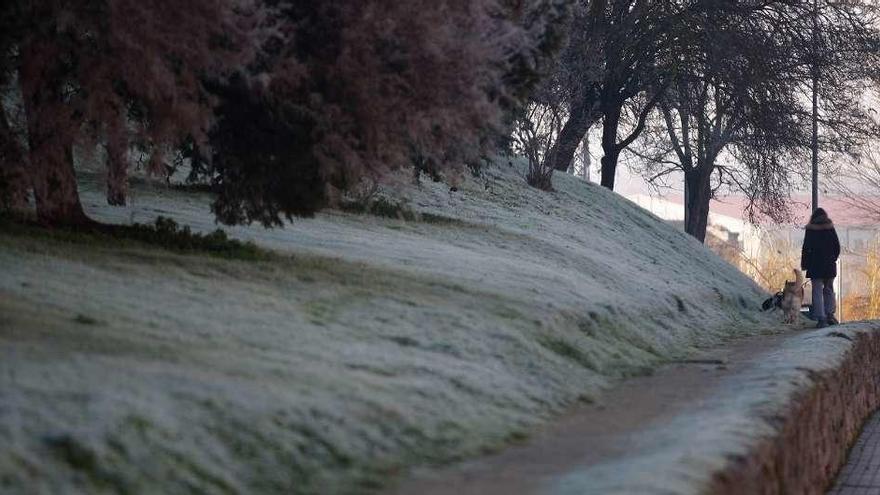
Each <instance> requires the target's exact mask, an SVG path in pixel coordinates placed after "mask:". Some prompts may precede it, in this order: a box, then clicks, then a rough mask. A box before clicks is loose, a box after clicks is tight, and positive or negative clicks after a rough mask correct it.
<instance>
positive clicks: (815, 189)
mask: <svg viewBox="0 0 880 495" xmlns="http://www.w3.org/2000/svg"><path fill="white" fill-rule="evenodd" d="M818 16H819V2H818V0H813V33H812V38H813V40H812V41H813V68H812V69H813V70H812V76H813V140H812V148H813V149H812V151H813V191H812V192H813V195H812V199H813V210H812V211H816V208H818V207H819V60H818V50H817V49H816V48H817V42H818V40H817V38H818V34H819V19H818Z"/></svg>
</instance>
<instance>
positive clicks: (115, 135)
mask: <svg viewBox="0 0 880 495" xmlns="http://www.w3.org/2000/svg"><path fill="white" fill-rule="evenodd" d="M106 141H107V143H106V144H107V204H110V205H112V206H125V196H126V194H127V193H128V158H127V156H126V148H127V146H128V141H127V140H126V135H125V119H124V118H122V117H121V116H117V118H116V119H115V120H114V121H113V122H112V123H110V124H108V125H107V132H106Z"/></svg>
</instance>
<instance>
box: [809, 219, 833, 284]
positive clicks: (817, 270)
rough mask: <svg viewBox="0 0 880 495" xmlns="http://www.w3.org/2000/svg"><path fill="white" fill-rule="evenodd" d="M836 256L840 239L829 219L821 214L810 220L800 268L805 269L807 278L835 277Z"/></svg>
mask: <svg viewBox="0 0 880 495" xmlns="http://www.w3.org/2000/svg"><path fill="white" fill-rule="evenodd" d="M838 256H840V240H839V239H838V238H837V231H836V230H834V224H833V223H832V222H831V219H830V218H828V217H827V216H825V215H822V216H820V217H818V218H816V219H815V220H813V221H812V222H810V224H809V225H807V227H806V233H805V234H804V248H803V250H802V251H801V269H802V270H806V271H807V278H834V277H836V276H837V257H838Z"/></svg>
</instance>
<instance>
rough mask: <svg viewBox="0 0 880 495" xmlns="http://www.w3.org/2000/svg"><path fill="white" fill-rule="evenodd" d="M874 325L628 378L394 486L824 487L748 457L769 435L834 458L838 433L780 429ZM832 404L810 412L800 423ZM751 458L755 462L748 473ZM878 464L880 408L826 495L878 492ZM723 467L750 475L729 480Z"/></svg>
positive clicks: (792, 337)
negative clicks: (493, 445)
mask: <svg viewBox="0 0 880 495" xmlns="http://www.w3.org/2000/svg"><path fill="white" fill-rule="evenodd" d="M875 329H876V327H875V326H873V325H871V324H852V325H841V326H840V327H836V328H835V329H832V330H829V329H822V330H812V329H804V330H802V331H786V332H784V333H780V334H776V335H765V336H760V337H752V338H747V339H743V340H739V341H735V342H732V343H730V344H729V345H727V346H725V347H721V348H718V349H713V350H711V351H706V352H704V353H702V355H700V356H699V359H693V360H689V361H683V362H678V363H672V364H669V365H666V366H663V367H661V368H659V369H658V370H657V371H656V372H655V373H654V374H653V375H651V376H643V377H637V378H632V379H629V380H625V381H623V382H622V383H620V384H618V385H617V386H615V387H614V388H613V389H611V390H609V391H608V392H607V393H606V394H605V395H603V397H602V403H601V404H591V405H586V406H583V407H580V408H579V409H578V410H576V411H572V412H571V413H570V414H569V415H568V416H566V417H563V418H561V419H558V420H556V421H553V422H552V423H551V424H549V425H547V426H546V427H544V428H543V429H541V430H539V431H536V432H534V433H533V434H532V436H531V437H530V438H529V439H528V440H527V441H525V442H523V443H521V444H519V445H515V446H512V447H510V448H507V449H505V450H503V451H502V452H500V453H497V454H494V455H489V456H487V457H484V458H482V459H476V460H470V461H466V462H462V463H460V464H458V465H453V466H448V467H440V468H430V467H427V468H422V469H420V470H417V471H415V472H411V473H410V474H409V476H408V477H406V478H405V479H403V480H402V481H401V482H399V483H398V484H397V486H394V487H391V488H390V489H389V490H388V491H387V493H388V494H389V495H409V494H419V495H444V494H452V495H502V494H504V495H508V494H512V493H516V494H519V495H600V494H601V495H624V494H626V495H636V494H637V495H661V494H663V495H670V494H677V495H689V494H698V493H706V492H708V491H712V490H715V489H721V491H722V492H724V493H759V492H760V491H761V485H760V483H771V484H774V485H777V486H778V485H779V484H785V483H790V482H793V483H794V484H795V485H797V484H798V483H800V485H798V488H797V489H796V490H794V491H792V493H809V494H821V493H822V492H823V491H824V489H825V488H824V487H825V485H826V483H827V478H825V477H824V475H823V474H822V473H820V472H819V471H816V472H812V471H811V473H812V474H811V475H809V476H806V477H804V473H801V474H797V471H798V469H799V468H798V466H799V465H785V466H782V465H777V466H776V468H774V471H773V472H772V473H770V474H769V475H768V474H767V473H764V472H763V471H761V470H760V466H761V462H765V461H767V460H769V458H768V459H761V458H756V459H753V461H754V462H755V463H757V464H754V463H752V464H748V463H745V464H743V462H744V460H745V459H748V458H750V456H754V455H757V454H761V455H774V454H773V452H774V451H773V450H772V448H771V444H768V443H767V442H768V439H770V438H778V439H780V440H779V441H780V442H782V441H784V439H789V440H790V441H791V442H793V443H791V444H790V445H789V444H782V445H788V446H789V447H790V448H798V447H797V445H798V442H801V441H803V442H807V444H808V445H807V444H805V445H803V446H802V447H804V448H808V449H810V452H808V453H807V455H805V456H804V459H803V462H804V463H803V464H800V466H803V468H804V469H810V470H815V469H819V468H817V466H822V465H824V464H823V463H827V462H836V461H835V460H834V457H835V454H834V452H832V451H830V450H829V451H828V452H820V451H815V449H816V448H819V446H820V445H823V446H826V447H827V448H829V449H833V448H834V446H833V444H834V443H835V442H836V440H833V439H830V438H824V437H822V435H827V434H831V435H833V434H834V432H833V431H824V430H823V431H817V432H816V435H817V436H814V437H809V436H808V437H809V438H806V437H800V436H794V437H783V436H780V435H783V430H782V428H783V426H784V425H785V424H786V423H785V418H786V417H787V415H788V414H790V413H791V412H792V410H791V409H790V408H791V407H792V405H793V404H795V403H796V398H797V397H804V394H805V392H807V391H809V390H813V387H814V386H815V385H816V381H815V380H816V377H819V376H831V375H828V372H830V371H832V370H843V369H844V368H841V367H842V366H844V365H845V363H849V364H848V365H849V366H852V365H854V363H853V362H849V361H847V359H849V357H848V356H852V354H851V353H850V351H851V350H853V349H854V347H853V345H854V342H856V337H857V336H858V334H859V333H861V332H873V331H876V330H875ZM866 345H867V344H866ZM862 353H864V351H862ZM841 372H843V373H852V371H851V370H848V371H841ZM847 376H850V377H852V376H854V375H851V374H850V375H847ZM813 397H819V398H821V397H824V396H813ZM817 400H818V399H817ZM822 400H832V401H834V400H839V398H832V397H831V396H829V397H825V398H824V399H822ZM815 406H816V407H822V406H823V403H822V402H821V401H820V402H819V403H817V404H815ZM830 412H831V411H825V412H823V411H812V412H811V415H808V416H805V417H804V418H802V419H805V420H809V419H810V418H813V417H814V416H815V415H816V414H819V415H820V416H821V415H822V414H826V413H830ZM832 416H833V415H832ZM835 417H836V416H835ZM835 421H836V420H835ZM807 423H809V421H807ZM809 427H812V426H809ZM838 440H839V439H838ZM772 445H773V446H775V447H773V448H777V447H778V448H784V447H781V446H780V444H779V443H775V444H772ZM731 461H734V463H733V464H732V463H731ZM733 466H746V467H745V468H744V469H746V471H745V472H728V471H726V470H728V469H730V468H731V467H733ZM749 466H751V467H755V466H757V467H758V468H759V469H758V471H755V472H752V471H748V469H749ZM777 468H778V469H777ZM820 470H821V469H820ZM878 471H880V416H877V417H875V418H873V419H872V420H871V422H869V424H868V425H867V426H866V428H865V435H864V436H863V438H862V439H860V440H859V443H858V444H857V445H856V447H855V449H854V450H853V454H852V460H851V464H850V466H848V467H847V468H845V469H844V471H843V472H842V473H841V475H840V483H841V487H840V488H835V490H837V491H832V492H830V495H839V494H842V495H869V494H876V495H880V472H878ZM722 473H724V475H722ZM728 474H729V475H732V476H741V475H743V474H746V475H747V476H746V477H745V478H736V479H735V480H733V481H731V479H728V478H726V477H725V476H727V475H728ZM719 475H721V477H720V478H719V477H718V476H719ZM765 475H767V476H765ZM768 476H769V477H768ZM791 476H796V477H797V478H796V479H791ZM719 483H720V485H719ZM792 486H794V485H792ZM725 490H726V491H725Z"/></svg>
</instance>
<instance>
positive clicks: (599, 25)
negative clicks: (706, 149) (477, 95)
mask: <svg viewBox="0 0 880 495" xmlns="http://www.w3.org/2000/svg"><path fill="white" fill-rule="evenodd" d="M692 8H694V7H693V6H691V5H687V4H679V3H677V2H671V1H649V0H593V1H591V2H589V3H588V4H586V3H581V8H580V10H579V15H577V16H575V22H574V23H573V34H572V37H571V40H572V41H571V43H570V44H569V46H568V49H567V50H566V52H565V55H564V57H563V60H562V63H561V64H560V67H561V68H562V70H565V71H567V73H569V77H570V78H572V79H573V81H572V84H571V86H572V88H574V91H572V93H571V99H570V101H569V108H570V112H569V119H568V120H567V121H566V123H565V125H564V126H563V129H562V130H561V132H560V135H559V138H558V139H557V140H556V141H555V142H554V145H553V148H552V150H551V157H552V165H553V167H554V168H556V169H557V170H566V169H568V167H569V165H570V163H571V162H572V159H573V156H574V153H575V150H576V149H577V146H578V144H579V143H580V141H581V140H582V139H583V138H584V136H585V135H586V132H587V131H588V129H589V128H590V126H591V125H593V124H594V123H596V122H598V121H599V120H601V121H602V138H601V145H602V151H603V157H602V160H601V164H602V177H601V182H602V185H603V186H605V187H608V188H609V189H613V188H614V179H615V176H616V172H617V164H618V159H619V157H620V154H621V152H622V151H623V150H624V149H626V148H627V147H628V146H630V145H631V144H632V143H633V142H634V141H635V139H636V138H637V137H638V136H639V135H640V134H641V132H642V131H643V130H644V129H645V125H646V122H647V119H648V116H649V115H650V113H651V112H652V111H653V110H654V108H655V107H656V105H657V104H658V103H659V101H660V97H661V96H662V94H663V92H664V91H665V89H666V87H665V85H664V83H663V81H665V80H666V79H667V78H668V75H669V74H670V73H671V71H672V68H673V67H674V65H675V63H677V60H678V59H677V58H676V57H675V56H673V55H672V54H673V53H674V51H675V50H676V48H677V47H678V44H679V43H678V40H677V37H676V36H675V35H674V33H675V32H676V31H677V30H678V29H679V27H680V25H681V23H682V22H683V21H684V19H685V18H686V17H685V16H684V13H686V12H688V11H689V10H690V9H692ZM621 132H624V135H623V136H622V137H621V136H620V134H621Z"/></svg>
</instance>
